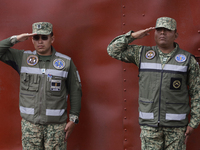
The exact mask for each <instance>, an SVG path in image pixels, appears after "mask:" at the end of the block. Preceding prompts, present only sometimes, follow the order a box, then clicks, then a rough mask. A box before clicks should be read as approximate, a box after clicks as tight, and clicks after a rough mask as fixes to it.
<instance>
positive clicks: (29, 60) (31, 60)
mask: <svg viewBox="0 0 200 150" xmlns="http://www.w3.org/2000/svg"><path fill="white" fill-rule="evenodd" d="M26 62H27V64H28V65H29V66H35V65H36V64H37V63H38V57H37V56H35V55H30V56H29V57H28V58H27V60H26Z"/></svg>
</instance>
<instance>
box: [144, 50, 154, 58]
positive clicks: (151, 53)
mask: <svg viewBox="0 0 200 150" xmlns="http://www.w3.org/2000/svg"><path fill="white" fill-rule="evenodd" d="M155 55H156V53H155V51H153V50H149V51H148V52H146V58H147V59H153V58H154V57H155Z"/></svg>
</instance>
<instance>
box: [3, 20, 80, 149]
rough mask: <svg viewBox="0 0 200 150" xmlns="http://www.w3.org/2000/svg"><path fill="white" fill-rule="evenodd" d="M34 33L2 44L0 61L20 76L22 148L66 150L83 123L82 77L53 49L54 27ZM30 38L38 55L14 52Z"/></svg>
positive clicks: (35, 26) (36, 27)
mask: <svg viewBox="0 0 200 150" xmlns="http://www.w3.org/2000/svg"><path fill="white" fill-rule="evenodd" d="M32 29H33V32H32V33H30V34H29V33H24V34H20V35H15V36H12V37H9V38H7V39H5V40H3V41H1V42H0V60H1V61H3V62H4V63H6V64H8V65H10V66H12V67H13V68H14V69H15V70H16V71H17V72H18V73H19V74H20V93H19V109H20V114H21V116H22V121H21V126H22V146H23V149H24V150H43V149H47V150H53V149H57V150H66V149H67V147H66V144H67V138H68V137H69V135H70V134H71V132H72V131H73V129H74V127H75V124H77V123H78V121H79V118H78V117H79V113H80V108H81V95H82V91H81V83H80V77H79V74H78V71H77V69H76V66H75V65H74V63H73V61H72V59H71V58H70V57H68V56H66V55H64V54H61V53H59V52H57V51H56V50H55V49H54V48H53V46H52V43H53V42H54V35H53V26H52V24H51V23H49V22H37V23H34V24H33V25H32ZM30 37H31V38H32V43H33V45H34V47H35V49H36V50H35V51H33V52H32V51H24V50H17V49H13V48H11V47H12V46H13V45H14V44H16V43H18V42H23V41H26V40H27V39H28V38H30ZM68 95H70V106H71V109H70V112H69V122H67V110H66V109H67V99H68Z"/></svg>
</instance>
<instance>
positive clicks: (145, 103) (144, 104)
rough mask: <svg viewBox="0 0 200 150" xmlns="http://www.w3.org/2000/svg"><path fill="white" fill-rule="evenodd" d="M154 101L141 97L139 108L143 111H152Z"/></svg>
mask: <svg viewBox="0 0 200 150" xmlns="http://www.w3.org/2000/svg"><path fill="white" fill-rule="evenodd" d="M153 105H154V102H153V101H150V100H148V99H145V98H140V99H139V109H140V111H141V112H151V111H152V108H153Z"/></svg>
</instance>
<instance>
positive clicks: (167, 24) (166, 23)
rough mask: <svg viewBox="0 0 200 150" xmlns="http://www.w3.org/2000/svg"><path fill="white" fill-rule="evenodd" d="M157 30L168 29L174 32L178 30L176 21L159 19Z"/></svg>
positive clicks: (164, 18)
mask: <svg viewBox="0 0 200 150" xmlns="http://www.w3.org/2000/svg"><path fill="white" fill-rule="evenodd" d="M155 28H167V29H169V30H173V31H174V30H176V20H174V19H172V18H169V17H161V18H158V19H157V21H156V26H155Z"/></svg>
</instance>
